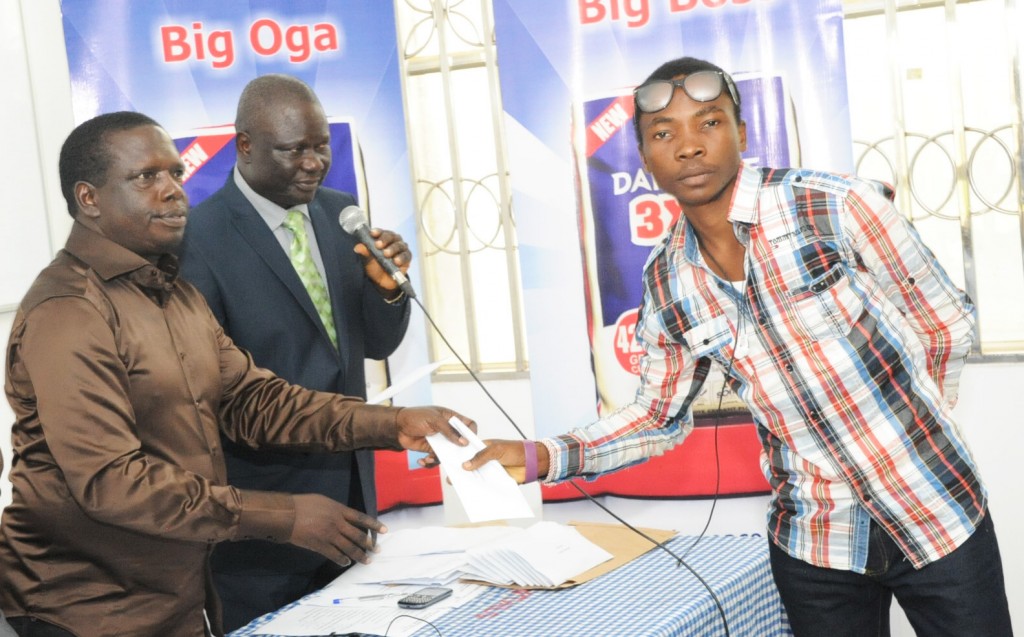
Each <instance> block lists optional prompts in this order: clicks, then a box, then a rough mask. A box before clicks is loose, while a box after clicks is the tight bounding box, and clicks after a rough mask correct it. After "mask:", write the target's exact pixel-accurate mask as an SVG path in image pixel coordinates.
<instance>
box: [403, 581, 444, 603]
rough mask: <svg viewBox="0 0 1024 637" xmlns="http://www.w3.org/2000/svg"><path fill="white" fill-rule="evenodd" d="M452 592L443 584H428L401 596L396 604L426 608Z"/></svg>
mask: <svg viewBox="0 0 1024 637" xmlns="http://www.w3.org/2000/svg"><path fill="white" fill-rule="evenodd" d="M451 594H452V589H450V588H445V587H444V586H428V587H426V588H421V589H420V590H418V591H416V592H415V593H411V594H409V595H406V596H405V597H402V598H400V599H399V600H398V605H399V606H400V607H401V608H426V607H427V606H430V605H431V604H436V603H437V602H439V601H441V600H442V599H444V598H446V597H448V596H449V595H451Z"/></svg>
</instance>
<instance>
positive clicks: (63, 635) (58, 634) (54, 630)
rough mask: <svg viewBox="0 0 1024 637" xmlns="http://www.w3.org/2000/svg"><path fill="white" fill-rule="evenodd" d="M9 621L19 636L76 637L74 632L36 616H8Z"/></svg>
mask: <svg viewBox="0 0 1024 637" xmlns="http://www.w3.org/2000/svg"><path fill="white" fill-rule="evenodd" d="M7 623H8V624H10V625H11V628H13V629H14V632H16V633H18V637H75V635H74V633H69V632H68V631H66V630H64V629H63V628H61V627H59V626H54V625H53V624H51V623H49V622H44V621H43V620H41V619H36V618H35V617H8V618H7Z"/></svg>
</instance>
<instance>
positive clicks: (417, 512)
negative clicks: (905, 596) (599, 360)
mask: <svg viewBox="0 0 1024 637" xmlns="http://www.w3.org/2000/svg"><path fill="white" fill-rule="evenodd" d="M63 47H64V44H63V39H62V33H61V26H60V14H59V6H58V2H57V0H0V56H2V59H3V60H4V64H2V65H0V86H4V88H5V93H6V95H5V97H4V99H3V100H0V139H3V140H5V144H4V148H5V152H4V153H3V154H0V188H2V191H3V192H4V193H5V201H4V205H3V206H2V207H0V215H4V216H5V217H6V216H7V215H46V218H47V228H48V233H49V237H48V239H49V241H48V243H49V245H50V246H51V253H52V251H54V250H56V249H58V248H59V247H60V246H61V245H63V242H64V238H65V237H66V235H67V230H68V228H69V227H70V219H69V217H68V215H67V213H66V211H65V208H64V204H63V200H62V199H61V196H60V188H59V181H58V178H57V155H58V152H59V148H60V144H61V142H62V141H63V139H64V137H65V135H66V134H67V133H68V132H69V131H70V130H71V127H72V124H73V122H72V115H71V106H70V87H69V80H68V73H67V68H66V62H65V60H64V58H63V56H62V55H61V54H60V52H61V51H63ZM7 219H9V217H8V218H7ZM5 220H6V219H5ZM45 256H46V257H47V258H48V257H49V256H51V255H49V254H48V255H45ZM12 319H13V314H12V313H11V312H0V335H6V334H7V333H8V331H9V330H10V324H11V321H12ZM4 341H6V339H4ZM433 389H434V400H435V402H437V403H439V404H445V405H448V406H451V407H453V408H455V409H458V410H460V411H462V412H464V413H465V414H466V415H468V416H470V417H473V418H475V419H476V420H477V422H478V424H479V426H480V430H481V432H482V434H483V436H484V437H488V436H490V437H505V438H510V437H514V431H513V430H512V429H511V427H510V426H509V425H508V424H507V422H506V421H505V417H504V416H503V415H502V414H501V413H500V412H499V411H498V410H497V409H496V408H495V407H493V405H490V403H489V401H488V399H487V398H486V396H485V395H484V393H483V392H482V391H481V390H480V389H479V388H477V387H475V386H473V385H469V384H465V383H441V384H435V385H434V388H433ZM488 389H489V390H490V391H491V392H492V394H494V395H495V397H496V398H497V400H498V401H499V402H500V403H501V404H502V405H503V407H504V408H505V409H506V410H507V411H508V413H509V414H510V415H511V416H512V417H513V418H514V419H515V420H516V421H517V422H518V423H519V424H520V426H521V427H522V428H523V429H524V430H525V431H526V432H527V433H528V434H529V433H531V432H532V431H533V422H532V418H533V417H532V414H533V410H532V407H531V399H530V391H529V384H528V382H527V381H504V382H501V383H491V384H488ZM957 414H958V416H960V419H961V423H962V426H963V428H964V430H965V434H966V436H967V439H968V440H969V442H970V444H971V445H972V448H973V449H974V451H975V453H976V455H977V458H978V461H979V464H980V465H981V468H982V472H983V476H984V478H985V481H986V483H987V484H988V486H989V489H990V492H991V510H992V514H993V516H994V519H995V523H996V528H997V530H998V534H999V538H1000V540H1001V542H1002V551H1003V565H1004V569H1005V571H1006V576H1007V592H1008V594H1009V596H1010V604H1011V612H1012V613H1013V616H1014V622H1015V624H1016V626H1017V627H1018V630H1022V631H1024V510H1022V506H1021V503H1022V502H1024V479H1022V476H1021V471H1020V467H1021V465H1018V464H1017V463H1018V462H1020V461H1021V452H1022V451H1024V427H1022V424H1024V423H1022V419H1024V416H1022V414H1024V365H1021V364H984V365H982V364H972V365H969V366H968V368H967V371H966V372H965V375H964V379H963V383H962V388H961V396H960V402H959V405H958V407H957ZM11 420H12V416H11V412H10V409H9V408H8V406H7V404H6V401H0V451H2V453H3V456H4V460H5V461H6V463H9V462H10V459H11V450H10V436H9V435H8V432H9V428H10V423H11ZM0 491H2V494H0V506H2V505H4V504H6V503H7V502H9V500H10V493H9V487H8V484H7V481H6V467H5V473H4V477H3V479H2V480H0ZM529 494H530V497H531V498H532V499H533V500H534V501H535V502H536V500H537V498H538V491H537V488H536V486H534V487H531V488H530V490H529ZM603 501H604V502H605V503H606V504H607V505H608V506H609V507H611V508H612V509H613V510H614V511H616V513H618V514H619V515H621V516H622V517H623V518H625V519H626V520H627V521H629V522H630V523H632V524H636V525H641V526H650V527H657V528H673V529H677V530H679V531H681V532H683V533H686V534H695V533H699V532H700V530H701V528H703V526H704V524H705V522H706V521H707V519H708V515H709V512H710V505H711V503H710V502H708V501H697V502H691V501H679V502H676V501H673V502H655V501H640V500H624V499H619V498H605V499H604V500H603ZM764 511H765V498H763V497H758V498H739V499H727V500H720V501H719V502H717V504H716V505H715V510H714V517H713V518H712V519H711V526H710V528H709V532H710V533H754V532H763V523H764ZM543 514H544V516H545V517H546V518H549V519H555V520H559V521H569V520H594V521H601V522H608V521H610V518H609V517H608V516H607V514H605V513H604V512H602V511H600V510H599V509H597V508H596V507H594V506H593V505H592V504H589V503H585V502H582V503H567V504H557V505H545V506H544V507H543ZM453 517H454V516H453V515H452V514H451V513H449V515H447V516H446V515H445V512H444V511H443V509H442V507H427V508H424V509H414V510H406V511H398V512H394V513H391V514H388V515H387V516H386V520H387V522H388V523H389V524H390V525H392V526H393V527H395V528H398V527H401V526H406V525H420V524H432V523H438V524H442V523H445V522H446V521H450V520H451V519H453ZM911 634H912V632H910V631H909V629H908V628H906V626H905V625H900V626H897V627H896V629H895V631H894V635H895V636H896V637H903V636H907V635H911Z"/></svg>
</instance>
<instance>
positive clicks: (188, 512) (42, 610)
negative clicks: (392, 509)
mask: <svg viewBox="0 0 1024 637" xmlns="http://www.w3.org/2000/svg"><path fill="white" fill-rule="evenodd" d="M184 174H185V167H184V165H183V164H182V162H181V160H180V159H179V157H178V152H177V150H176V149H175V147H174V143H173V142H172V140H171V138H170V136H169V135H168V134H167V133H166V132H165V131H164V130H163V129H162V128H161V127H160V126H159V125H158V124H157V123H156V122H154V121H153V120H151V119H150V118H148V117H146V116H145V115H141V114H138V113H112V114H108V115H101V116H99V117H96V118H94V119H92V120H89V121H88V122H85V123H84V124H82V125H81V126H79V127H77V128H76V129H75V130H74V131H72V133H71V135H70V136H69V137H68V139H67V140H66V141H65V143H64V146H63V148H62V150H61V157H60V175H61V188H62V190H63V192H64V197H65V199H66V200H67V202H68V209H69V211H70V212H71V214H72V216H73V217H74V218H75V223H74V226H73V228H72V230H71V235H70V237H69V238H68V241H67V244H66V246H65V248H64V250H62V251H61V252H60V253H58V255H57V257H56V258H55V259H54V261H53V262H52V263H51V264H50V265H49V266H48V267H47V268H46V269H44V270H43V272H42V273H41V274H40V275H39V277H38V278H37V279H36V281H35V282H34V284H33V285H32V287H31V289H30V290H29V292H28V293H27V294H26V296H25V298H24V300H23V301H22V303H21V306H20V308H19V310H18V313H17V316H16V317H15V321H14V325H13V328H12V330H11V337H10V342H9V344H8V348H7V370H6V371H7V380H6V385H5V390H6V393H7V397H8V400H9V402H10V404H11V407H12V408H13V410H14V414H15V417H16V421H15V423H14V426H13V428H12V442H13V448H14V462H13V463H12V467H11V472H10V476H11V482H12V486H13V496H12V503H11V504H10V505H9V506H8V507H7V509H6V510H5V511H4V514H3V521H2V525H0V607H2V610H3V611H4V612H5V613H6V614H7V615H8V617H10V618H11V623H12V625H13V626H14V627H15V629H16V630H18V631H19V634H23V635H24V634H27V632H28V631H29V630H30V631H31V634H33V635H67V634H70V635H78V636H79V637H91V636H96V637H100V636H109V635H123V636H138V637H153V636H154V635H161V636H163V637H174V636H190V637H192V636H195V637H200V636H202V635H204V634H208V633H209V632H212V633H214V634H221V632H222V631H221V630H220V620H219V608H218V603H217V600H216V594H215V593H214V592H213V589H212V587H211V585H210V579H209V567H208V558H209V554H210V551H211V550H212V548H213V546H214V545H215V544H216V543H217V542H222V541H225V540H237V539H247V538H255V537H259V538H263V539H267V540H271V541H275V542H289V543H291V544H295V545H297V546H301V547H304V548H308V549H311V550H314V551H317V552H319V553H321V554H322V555H324V556H326V557H328V558H330V559H332V560H335V561H337V562H339V563H347V562H348V561H349V560H358V561H367V560H368V553H369V552H370V551H371V550H372V541H371V540H370V539H369V537H368V535H367V531H370V532H383V531H384V530H385V529H384V528H383V527H382V525H381V524H380V523H379V522H378V521H377V520H375V519H374V518H372V517H370V516H367V515H365V514H362V513H359V512H356V511H354V510H352V509H348V508H345V507H343V506H341V505H340V504H338V503H336V502H334V501H332V500H330V499H329V498H326V497H324V496H320V495H315V494H303V495H292V494H283V493H268V492H261V491H248V490H239V489H236V488H233V487H231V486H228V485H227V483H226V477H225V469H224V460H223V455H222V451H221V449H220V439H219V435H218V434H219V432H224V433H225V435H226V436H227V437H228V438H230V439H231V440H233V441H236V442H241V443H244V444H247V445H250V446H252V447H273V448H277V449H292V450H296V451H306V450H317V451H341V450H353V449H364V448H386V449H401V448H407V449H416V450H421V451H426V450H429V446H428V445H427V443H426V441H425V439H424V436H426V435H429V434H431V433H433V432H436V431H440V432H442V433H444V434H445V435H446V436H448V437H449V438H451V439H452V440H458V436H457V434H456V433H455V432H454V430H453V429H452V428H451V427H450V426H449V425H448V422H447V421H448V418H449V417H451V416H452V415H456V414H454V412H452V411H450V410H447V409H443V408H436V407H411V408H392V407H383V406H374V405H366V404H364V403H363V402H362V401H361V400H359V399H354V398H348V397H344V396H339V395H337V394H331V393H321V392H314V391H310V390H307V389H303V388H301V387H298V386H294V385H290V384H288V383H286V382H285V381H283V380H281V379H279V378H277V377H276V376H274V375H273V374H272V373H270V372H268V371H267V370H264V369H261V368H258V367H256V366H255V365H254V364H253V363H252V360H251V358H250V357H249V355H248V354H246V353H245V352H244V351H242V350H239V349H238V348H237V347H235V346H234V345H233V343H232V342H231V340H230V339H229V338H228V337H226V336H225V335H224V332H223V331H222V329H221V328H220V326H219V324H218V323H217V321H216V320H215V319H214V317H213V316H212V314H211V313H210V311H209V309H208V308H207V306H206V303H205V301H204V300H203V297H202V296H201V295H200V294H199V292H198V291H196V290H195V288H193V287H192V286H191V285H189V284H188V283H186V282H184V281H182V280H180V279H178V278H177V260H176V258H175V257H174V256H173V255H172V252H173V251H174V249H175V248H176V247H177V245H178V243H179V242H180V241H181V238H182V235H183V233H184V229H185V222H186V218H187V214H188V201H187V197H186V196H185V193H184V191H183V190H182V187H181V184H182V178H183V176H184ZM463 420H464V421H466V422H469V421H468V420H466V419H464V418H463ZM462 442H463V443H464V442H465V441H462ZM204 609H205V610H206V619H208V621H209V626H207V622H206V619H204ZM40 628H42V631H41V632H37V631H39V629H40Z"/></svg>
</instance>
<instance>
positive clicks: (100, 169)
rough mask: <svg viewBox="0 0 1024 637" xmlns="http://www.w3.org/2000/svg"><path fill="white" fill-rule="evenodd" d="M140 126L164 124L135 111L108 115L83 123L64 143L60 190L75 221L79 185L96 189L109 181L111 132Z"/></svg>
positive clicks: (60, 161)
mask: <svg viewBox="0 0 1024 637" xmlns="http://www.w3.org/2000/svg"><path fill="white" fill-rule="evenodd" d="M138 126H157V127H159V126H160V124H158V123H157V122H156V121H154V120H153V118H152V117H149V116H148V115H143V114H142V113H136V112H133V111H117V112H115V113H104V114H103V115H97V116H96V117H93V118H92V119H90V120H87V121H85V122H82V123H81V124H79V125H78V126H77V127H75V130H73V131H71V134H70V135H68V138H67V139H65V140H64V145H63V146H61V148H60V160H59V162H58V166H59V168H60V190H61V193H63V194H64V201H66V202H67V204H68V213H69V214H70V215H71V217H72V218H75V216H77V214H78V204H77V202H76V201H75V184H77V183H78V182H80V181H84V182H88V183H90V184H92V185H93V186H102V185H104V184H105V183H106V182H107V171H108V170H109V169H110V164H111V163H113V155H112V154H111V153H110V147H109V146H108V144H107V140H106V135H107V133H112V132H116V131H123V130H129V129H132V128H136V127H138Z"/></svg>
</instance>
